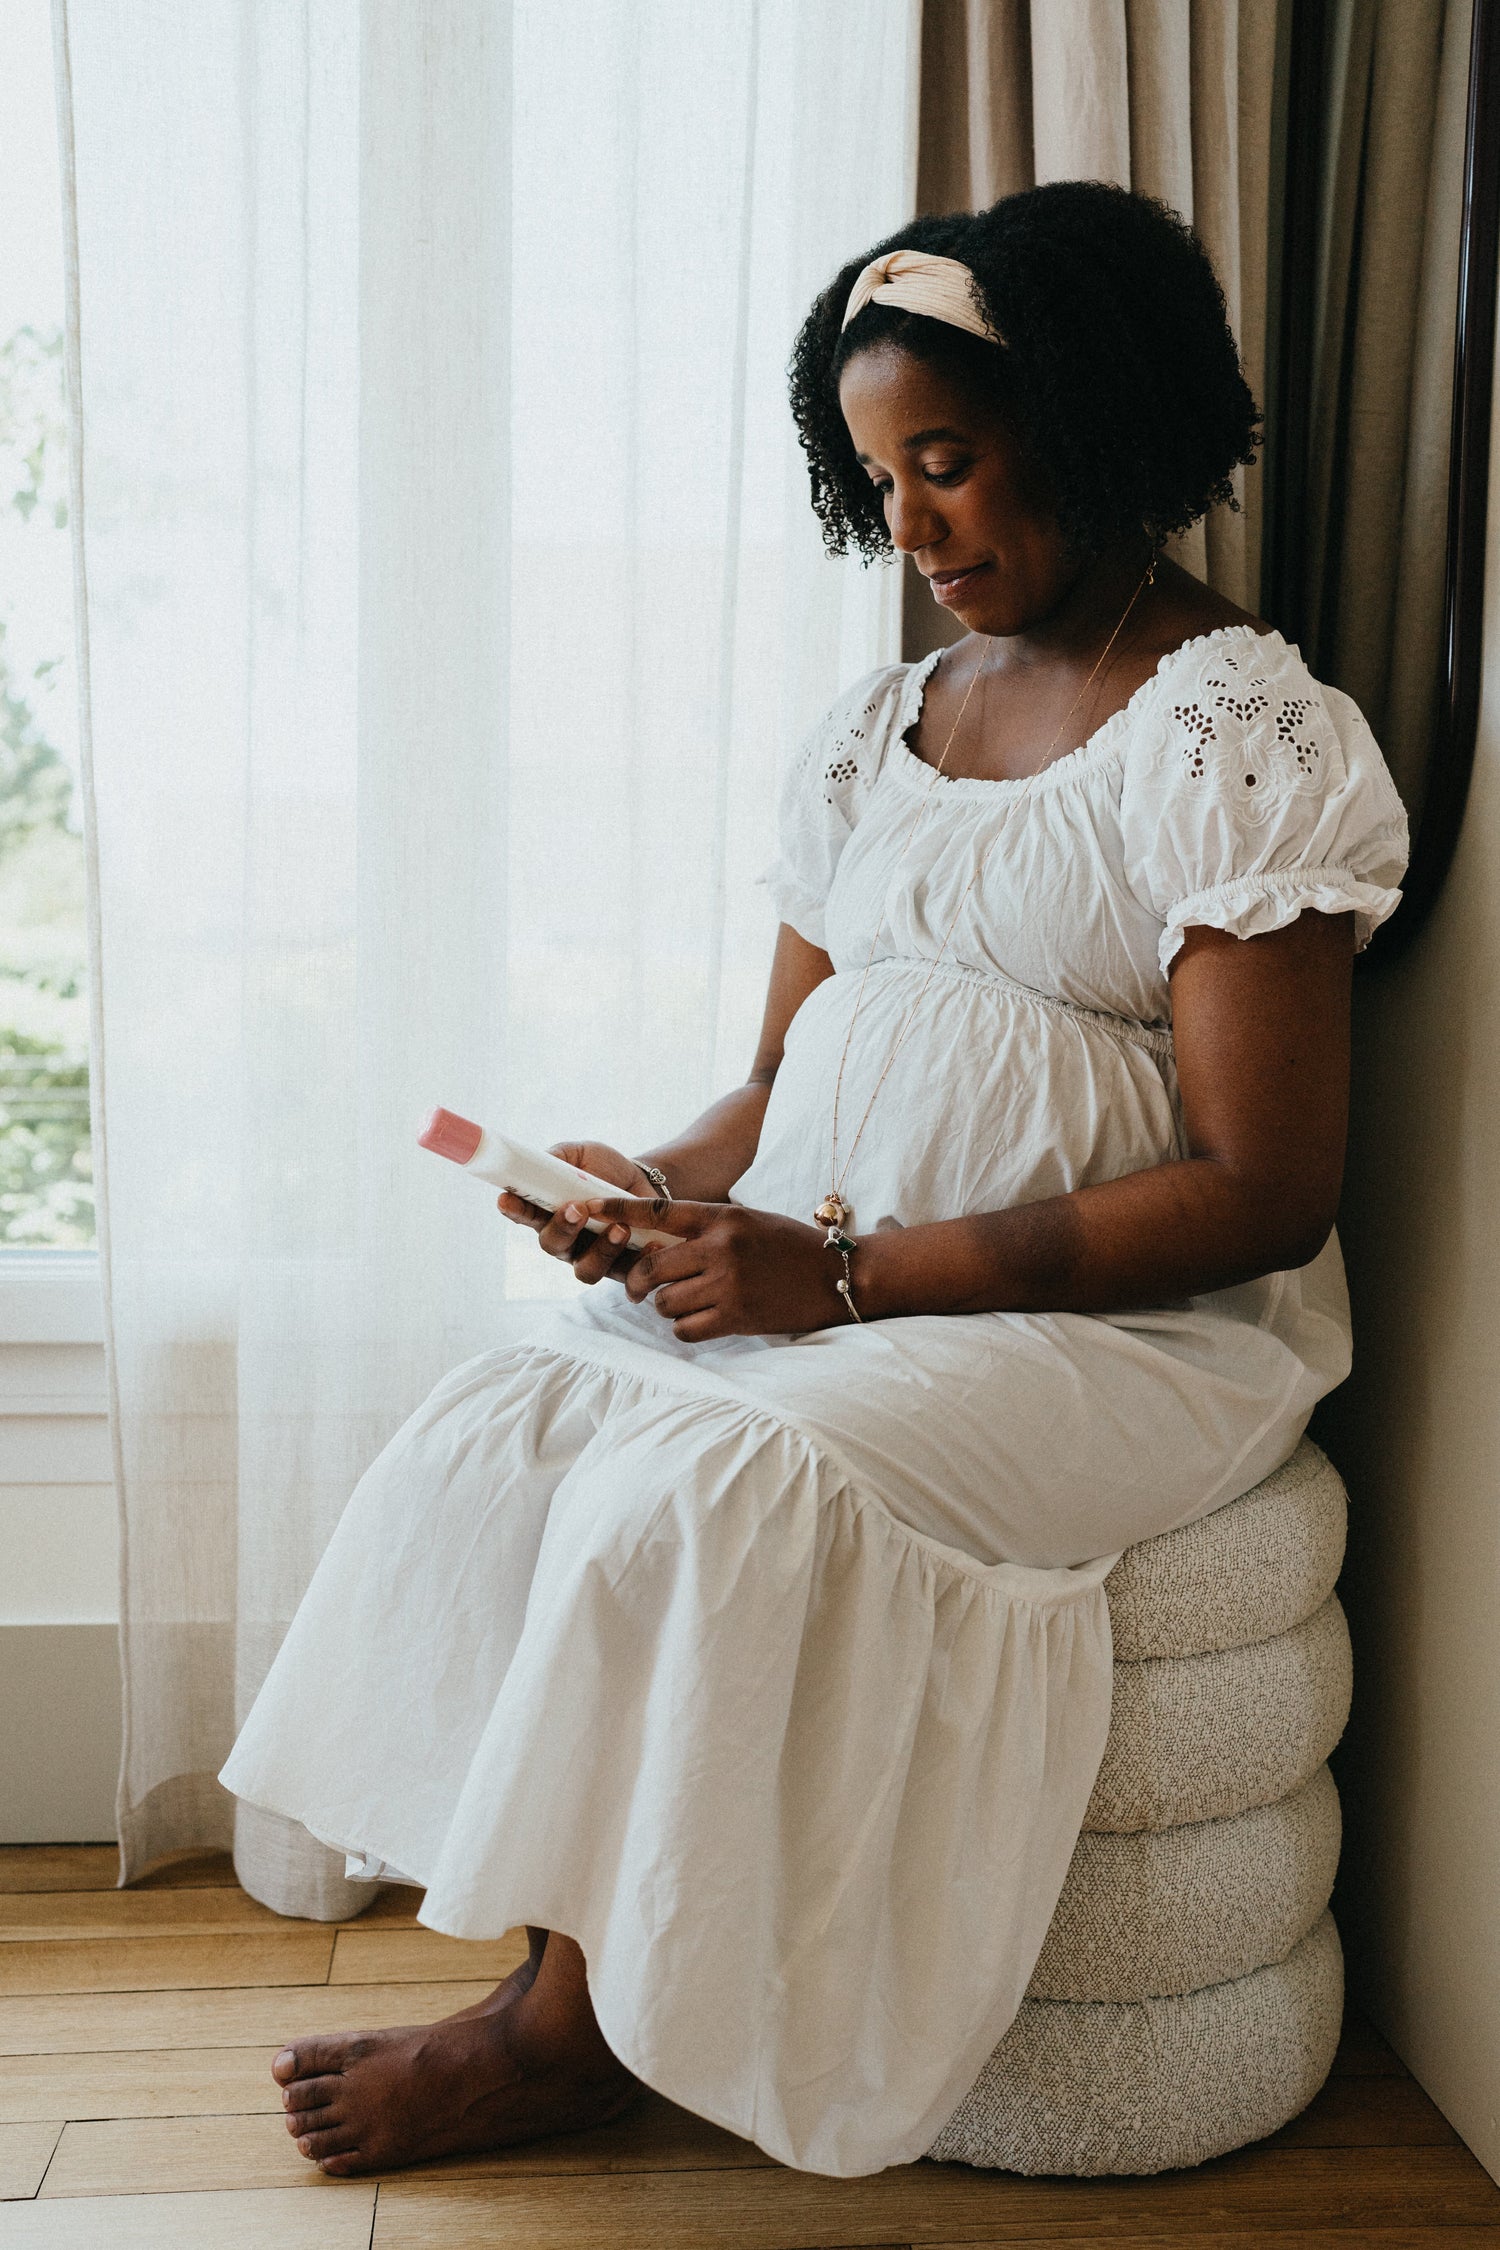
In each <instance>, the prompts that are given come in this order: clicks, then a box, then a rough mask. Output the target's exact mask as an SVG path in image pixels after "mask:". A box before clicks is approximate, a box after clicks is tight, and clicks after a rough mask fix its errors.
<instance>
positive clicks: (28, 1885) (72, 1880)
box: [0, 1844, 120, 1895]
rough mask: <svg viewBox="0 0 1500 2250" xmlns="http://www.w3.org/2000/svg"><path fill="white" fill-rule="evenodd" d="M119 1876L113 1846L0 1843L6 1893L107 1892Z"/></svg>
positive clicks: (1, 1885)
mask: <svg viewBox="0 0 1500 2250" xmlns="http://www.w3.org/2000/svg"><path fill="white" fill-rule="evenodd" d="M119 1874H120V1855H119V1853H118V1851H117V1850H116V1849H115V1847H114V1845H113V1844H0V1895H3V1894H4V1893H5V1892H7V1891H109V1890H113V1889H114V1886H115V1884H116V1882H117V1881H118V1879H119Z"/></svg>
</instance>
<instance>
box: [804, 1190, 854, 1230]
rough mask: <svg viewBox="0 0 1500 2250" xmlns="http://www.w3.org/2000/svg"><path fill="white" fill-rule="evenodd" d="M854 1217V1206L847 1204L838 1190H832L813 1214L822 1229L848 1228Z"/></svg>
mask: <svg viewBox="0 0 1500 2250" xmlns="http://www.w3.org/2000/svg"><path fill="white" fill-rule="evenodd" d="M853 1216H854V1206H853V1204H852V1203H846V1202H845V1201H844V1199H843V1197H842V1196H841V1195H840V1194H839V1191H838V1189H837V1188H830V1189H829V1190H828V1193H827V1194H826V1195H825V1196H824V1198H823V1200H822V1202H821V1203H820V1204H819V1205H818V1208H817V1210H816V1211H814V1213H813V1217H814V1218H815V1219H816V1220H817V1222H818V1224H819V1226H820V1227H846V1226H847V1225H848V1224H849V1221H850V1220H851V1219H852V1218H853Z"/></svg>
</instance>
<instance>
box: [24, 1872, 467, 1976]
mask: <svg viewBox="0 0 1500 2250" xmlns="http://www.w3.org/2000/svg"><path fill="white" fill-rule="evenodd" d="M419 1899H420V1894H419V1893H418V1892H415V1891H386V1892H383V1893H382V1894H381V1896H380V1897H379V1898H377V1899H375V1900H374V1901H373V1902H372V1903H371V1905H370V1906H369V1907H368V1908H367V1909H366V1911H365V1913H364V1914H363V1915H361V1917H360V1922H359V1926H360V1927H361V1928H363V1927H364V1926H365V1925H366V1923H369V1924H371V1925H374V1926H378V1927H379V1928H381V1929H385V1930H391V1931H393V1932H399V1931H402V1930H415V1929H416V1927H417V1922H416V1912H417V1905H418V1903H419ZM349 1926H351V1925H347V1924H344V1923H337V1922H303V1921H298V1920H296V1919H295V1918H294V1917H293V1916H291V1915H287V1914H275V1913H273V1912H272V1910H271V1908H270V1907H269V1906H261V1905H259V1904H258V1903H257V1901H256V1900H255V1899H253V1898H251V1897H250V1896H249V1894H248V1893H247V1892H245V1891H242V1890H241V1889H240V1887H239V1885H238V1884H237V1883H227V1884H221V1885H217V1886H214V1887H212V1888H210V1887H209V1886H207V1885H201V1886H197V1887H183V1888H165V1887H164V1888H161V1889H147V1890H135V1889H131V1890H128V1891H114V1890H82V1891H58V1890H48V1891H11V1892H7V1893H5V1894H3V1895H0V1945H5V1944H11V1943H14V1941H15V1940H16V1939H18V1938H32V1939H38V1938H48V1939H54V1940H62V1939H73V1938H85V1937H219V1936H225V1935H228V1934H231V1933H239V1932H243V1933H245V1934H247V1935H250V1936H270V1935H271V1934H272V1933H273V1932H276V1931H287V1930H318V1931H324V1930H335V1929H342V1928H345V1927H349ZM445 1942H447V1943H451V1942H452V1941H451V1939H450V1940H446V1941H445ZM364 1981H365V1982H369V1981H370V1980H369V1979H365V1980H364ZM426 1981H427V1982H429V1983H430V1982H431V1981H432V1980H431V1979H430V1978H429V1979H427V1980H426Z"/></svg>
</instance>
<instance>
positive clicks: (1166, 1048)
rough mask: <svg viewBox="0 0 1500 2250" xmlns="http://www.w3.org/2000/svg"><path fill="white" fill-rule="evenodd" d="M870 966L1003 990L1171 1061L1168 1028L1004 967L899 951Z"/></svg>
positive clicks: (880, 956) (881, 956) (873, 969)
mask: <svg viewBox="0 0 1500 2250" xmlns="http://www.w3.org/2000/svg"><path fill="white" fill-rule="evenodd" d="M870 969H871V974H872V975H873V974H874V973H875V972H876V971H877V970H880V969H896V970H899V971H900V972H901V973H902V974H903V975H909V976H916V975H920V976H922V977H927V976H929V975H930V976H932V977H933V978H934V979H937V978H942V979H944V980H945V981H947V982H948V983H951V984H969V985H973V986H974V987H975V988H976V989H977V990H979V991H981V992H985V991H987V992H994V993H1003V994H1004V995H1005V996H1006V997H1007V998H1008V999H1012V1000H1023V1001H1027V1002H1029V1003H1030V1004H1031V1005H1032V1006H1034V1007H1038V1008H1046V1009H1049V1010H1050V1011H1051V1012H1052V1014H1053V1015H1057V1016H1067V1017H1071V1018H1072V1019H1073V1021H1074V1022H1076V1023H1080V1024H1087V1025H1089V1026H1090V1027H1092V1028H1094V1029H1096V1030H1099V1031H1102V1032H1105V1033H1107V1035H1108V1036H1109V1037H1110V1038H1111V1039H1123V1040H1125V1041H1126V1042H1127V1044H1128V1045H1130V1046H1132V1047H1140V1048H1142V1049H1144V1051H1145V1052H1146V1053H1147V1054H1148V1055H1156V1056H1158V1057H1159V1058H1160V1059H1162V1060H1163V1061H1170V1060H1171V1059H1172V1057H1173V1055H1174V1054H1175V1052H1176V1050H1175V1047H1174V1044H1173V1040H1172V1034H1171V1032H1170V1031H1164V1030H1162V1029H1160V1028H1159V1027H1155V1026H1153V1025H1151V1024H1144V1023H1137V1021H1136V1020H1135V1018H1134V1017H1133V1016H1117V1015H1113V1014H1111V1013H1110V1011H1109V1010H1108V1009H1107V1008H1084V1007H1080V1006H1079V1004H1078V1002H1077V1001H1076V1000H1063V999H1061V998H1059V996H1058V995H1057V994H1056V993H1054V992H1038V991H1037V989H1036V987H1035V985H1030V984H1022V983H1020V982H1019V981H1018V980H1017V979H1016V978H1015V977H1008V976H1007V975H1006V974H1005V971H1004V970H1003V969H971V968H969V967H968V966H967V965H966V964H965V963H964V962H962V961H939V962H937V963H933V962H932V961H928V960H924V959H923V958H922V957H921V956H920V955H919V954H902V953H886V954H877V956H876V958H875V959H874V960H873V961H872V962H871V964H870ZM837 974H839V975H840V976H848V975H849V974H850V971H849V970H847V969H842V970H839V971H838V972H837Z"/></svg>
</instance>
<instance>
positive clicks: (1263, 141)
mask: <svg viewBox="0 0 1500 2250" xmlns="http://www.w3.org/2000/svg"><path fill="white" fill-rule="evenodd" d="M1286 4H1287V0H1029V4H1028V0H926V7H925V10H924V15H923V25H922V80H923V96H922V129H921V147H920V152H919V158H918V179H917V202H918V208H919V209H920V210H922V211H924V212H925V211H933V212H936V211H954V210H971V209H982V208H983V207H984V206H985V205H986V204H988V203H993V202H995V201H996V200H997V198H998V197H1000V196H1002V195H1010V194H1013V193H1014V192H1015V191H1016V190H1017V189H1019V188H1023V187H1030V186H1032V185H1034V184H1036V183H1038V182H1040V181H1043V180H1067V179H1095V180H1110V181H1113V182H1115V183H1116V184H1117V185H1118V186H1121V187H1134V188H1138V189H1140V190H1141V191H1142V192H1143V193H1145V194H1148V195H1156V196H1160V197H1161V198H1162V199H1163V201H1165V202H1167V203H1170V204H1171V205H1172V207H1173V209H1174V210H1177V211H1180V212H1181V213H1182V216H1183V217H1184V218H1185V219H1188V220H1189V221H1191V223H1192V224H1193V225H1194V226H1195V227H1196V228H1197V230H1198V232H1199V234H1200V235H1201V236H1202V238H1203V240H1204V243H1205V244H1206V246H1207V248H1208V251H1209V255H1210V256H1211V257H1212V259H1213V261H1214V265H1215V267H1216V269H1217V271H1218V275H1219V279H1220V281H1221V282H1222V284H1223V287H1224V294H1225V298H1226V300H1227V302H1228V305H1229V317H1230V322H1231V325H1232V326H1233V328H1234V332H1235V335H1236V337H1237V338H1238V340H1239V344H1240V351H1241V356H1242V357H1243V359H1244V363H1245V372H1246V376H1247V378H1248V380H1249V383H1250V387H1251V389H1252V390H1253V391H1254V392H1255V395H1256V397H1257V399H1260V400H1262V401H1264V398H1265V388H1266V381H1265V378H1266V348H1267V323H1266V301H1267V288H1268V265H1269V250H1270V230H1271V223H1272V170H1273V167H1272V135H1273V97H1274V89H1275V82H1276V61H1277V35H1278V7H1281V8H1283V9H1284V8H1285V6H1286ZM1235 494H1236V499H1237V500H1238V502H1239V507H1238V509H1237V510H1235V509H1229V508H1223V507H1221V508H1216V509H1214V510H1213V511H1212V513H1211V514H1210V516H1209V517H1208V518H1207V520H1206V522H1204V523H1202V524H1198V525H1195V526H1194V528H1193V529H1192V531H1190V532H1189V533H1188V534H1187V536H1186V538H1184V539H1182V540H1179V541H1176V542H1174V544H1173V549H1172V551H1173V553H1175V554H1176V555H1177V557H1178V559H1179V560H1180V561H1182V562H1183V563H1185V564H1186V566H1187V568H1188V569H1190V570H1194V571H1196V572H1197V573H1198V574H1199V576H1200V577H1205V578H1207V579H1208V581H1209V583H1210V584H1211V585H1213V586H1216V587H1218V588H1219V590H1220V591H1221V592H1223V593H1225V594H1227V595H1228V596H1229V598H1230V599H1231V600H1232V601H1236V602H1239V603H1241V604H1242V605H1243V606H1244V607H1245V608H1247V609H1250V610H1255V609H1258V607H1259V597H1260V537H1261V491H1260V470H1259V464H1257V465H1256V466H1255V467H1254V468H1252V469H1250V470H1248V471H1246V470H1239V471H1237V472H1236V476H1235ZM954 631H955V627H954V625H953V621H952V620H951V619H949V618H948V617H947V616H946V615H945V614H944V613H943V612H941V611H939V610H938V609H937V608H936V607H935V605H934V604H933V602H932V599H931V596H930V595H929V594H928V593H927V591H926V589H925V587H924V586H923V584H922V582H921V580H920V578H918V577H917V576H916V574H915V573H914V572H912V571H911V570H908V572H907V574H906V626H905V632H904V636H903V639H904V647H905V651H906V654H907V655H908V656H912V657H915V656H921V655H924V654H925V653H926V652H927V650H928V649H931V648H935V647H936V646H938V645H939V643H940V642H941V641H944V640H947V639H949V638H951V637H952V635H953V633H954Z"/></svg>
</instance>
